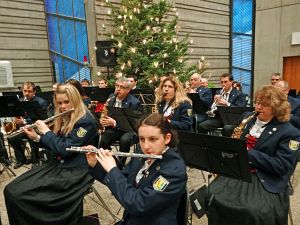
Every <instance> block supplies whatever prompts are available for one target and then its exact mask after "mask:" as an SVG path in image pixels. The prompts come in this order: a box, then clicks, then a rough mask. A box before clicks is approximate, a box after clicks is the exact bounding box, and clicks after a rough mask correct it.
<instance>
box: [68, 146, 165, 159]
mask: <svg viewBox="0 0 300 225" xmlns="http://www.w3.org/2000/svg"><path fill="white" fill-rule="evenodd" d="M66 151H70V152H79V153H89V152H93V153H98V152H100V151H103V149H101V148H100V149H99V148H93V149H83V148H81V147H70V148H66ZM112 154H113V155H114V156H121V157H132V158H146V159H162V156H161V155H149V154H139V153H127V152H112Z"/></svg>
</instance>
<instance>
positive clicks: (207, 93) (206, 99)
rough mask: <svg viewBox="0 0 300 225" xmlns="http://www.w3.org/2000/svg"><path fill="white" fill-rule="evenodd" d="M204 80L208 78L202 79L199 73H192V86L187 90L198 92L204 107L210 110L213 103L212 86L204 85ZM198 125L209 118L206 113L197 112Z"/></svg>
mask: <svg viewBox="0 0 300 225" xmlns="http://www.w3.org/2000/svg"><path fill="white" fill-rule="evenodd" d="M202 80H206V79H204V78H203V79H202V78H201V75H200V74H198V73H194V74H192V76H191V77H190V84H191V87H190V89H189V90H188V91H187V93H198V94H199V97H200V100H201V104H202V107H203V108H204V109H206V111H207V110H209V107H210V105H211V103H212V91H211V89H210V88H207V87H204V86H202ZM196 117H197V118H196V122H197V124H196V126H197V125H198V123H201V122H203V121H205V120H207V119H208V116H207V114H206V113H204V114H197V115H196Z"/></svg>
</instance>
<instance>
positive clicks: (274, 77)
mask: <svg viewBox="0 0 300 225" xmlns="http://www.w3.org/2000/svg"><path fill="white" fill-rule="evenodd" d="M280 80H282V79H281V75H280V73H273V74H272V77H271V84H272V85H274V84H276V83H277V82H278V81H280Z"/></svg>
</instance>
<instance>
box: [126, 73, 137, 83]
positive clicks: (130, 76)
mask: <svg viewBox="0 0 300 225" xmlns="http://www.w3.org/2000/svg"><path fill="white" fill-rule="evenodd" d="M126 77H127V78H133V79H134V81H135V82H136V81H138V78H137V76H136V75H134V74H132V75H127V76H126Z"/></svg>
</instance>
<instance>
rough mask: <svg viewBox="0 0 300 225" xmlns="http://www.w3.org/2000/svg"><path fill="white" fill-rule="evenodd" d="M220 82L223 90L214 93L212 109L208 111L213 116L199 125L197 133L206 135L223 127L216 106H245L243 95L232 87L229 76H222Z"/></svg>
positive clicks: (231, 80)
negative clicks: (212, 113) (211, 112)
mask: <svg viewBox="0 0 300 225" xmlns="http://www.w3.org/2000/svg"><path fill="white" fill-rule="evenodd" d="M220 81H221V85H222V87H223V89H222V90H219V91H217V92H216V95H215V97H214V103H213V104H212V106H214V107H212V109H210V110H211V111H213V112H214V114H215V116H214V117H210V118H209V119H208V120H206V121H204V122H202V123H200V124H199V126H198V132H199V133H207V132H209V131H213V130H215V129H216V128H220V127H223V126H224V124H223V121H222V119H221V117H220V115H218V111H217V108H216V107H217V106H218V105H220V106H227V107H235V106H240V107H243V106H246V104H247V102H246V99H245V95H244V94H243V93H242V92H240V91H238V90H236V89H235V88H233V87H232V82H233V77H232V75H231V74H229V73H224V74H222V75H221V77H220Z"/></svg>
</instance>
